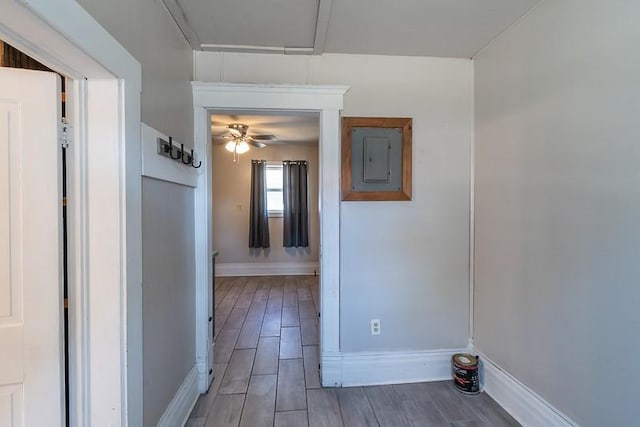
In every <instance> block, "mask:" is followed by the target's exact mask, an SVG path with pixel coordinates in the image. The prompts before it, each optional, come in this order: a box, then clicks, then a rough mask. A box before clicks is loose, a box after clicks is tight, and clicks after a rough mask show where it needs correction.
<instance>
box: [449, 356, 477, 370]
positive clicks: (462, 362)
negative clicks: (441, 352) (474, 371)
mask: <svg viewBox="0 0 640 427" xmlns="http://www.w3.org/2000/svg"><path fill="white" fill-rule="evenodd" d="M451 359H452V360H453V363H455V364H456V365H459V366H468V367H475V366H477V365H478V358H477V357H476V356H472V355H470V354H467V353H456V354H454V355H453V356H452V357H451Z"/></svg>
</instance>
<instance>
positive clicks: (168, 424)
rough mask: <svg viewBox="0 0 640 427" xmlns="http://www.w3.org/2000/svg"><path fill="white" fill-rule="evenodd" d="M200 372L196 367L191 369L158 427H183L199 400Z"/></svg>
mask: <svg viewBox="0 0 640 427" xmlns="http://www.w3.org/2000/svg"><path fill="white" fill-rule="evenodd" d="M198 396H199V391H198V372H197V370H196V367H195V365H194V366H193V367H192V368H191V370H190V371H189V373H188V374H187V376H186V377H185V379H184V381H183V382H182V384H180V387H179V388H178V391H177V392H176V394H175V396H173V399H171V402H169V406H167V409H166V410H165V411H164V414H162V416H161V417H160V420H159V421H158V424H157V425H158V427H175V426H183V425H185V423H186V422H187V419H188V418H189V414H190V413H191V410H192V409H193V407H194V406H195V404H196V401H197V400H198Z"/></svg>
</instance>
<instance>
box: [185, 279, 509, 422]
mask: <svg viewBox="0 0 640 427" xmlns="http://www.w3.org/2000/svg"><path fill="white" fill-rule="evenodd" d="M215 292H216V295H215V296H216V307H215V313H216V317H215V327H216V330H215V335H216V346H215V355H214V360H215V362H216V363H215V365H214V376H215V379H214V381H213V384H212V385H211V388H210V389H209V392H208V393H207V394H205V395H202V396H200V398H199V399H198V402H197V403H196V406H195V407H194V409H193V411H192V413H191V416H190V418H189V420H188V422H187V424H186V425H187V427H237V426H241V427H260V426H265V427H271V426H275V427H308V426H311V427H316V426H317V427H320V426H323V427H328V426H336V427H353V426H394V427H401V426H407V427H409V426H413V427H417V426H427V425H428V426H443V427H444V426H449V427H450V426H459V427H462V426H471V425H473V426H479V427H497V426H505V427H507V426H517V425H519V424H518V423H517V422H516V421H515V420H514V419H513V418H512V417H511V416H509V414H508V413H507V412H506V411H504V409H502V408H501V407H500V406H499V405H498V404H497V403H496V402H495V401H493V400H492V399H491V398H490V397H489V396H488V395H487V394H486V393H481V394H479V395H476V396H465V395H462V394H460V393H458V392H457V391H455V390H454V388H453V386H452V384H451V382H450V381H440V382H431V383H414V384H397V385H383V386H372V387H349V388H325V389H323V388H321V387H320V379H319V374H318V348H319V347H318V343H319V334H318V330H319V329H318V324H319V322H318V312H319V306H320V305H319V302H320V299H319V280H318V277H313V276H278V277H227V278H217V279H216V289H215Z"/></svg>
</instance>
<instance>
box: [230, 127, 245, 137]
mask: <svg viewBox="0 0 640 427" xmlns="http://www.w3.org/2000/svg"><path fill="white" fill-rule="evenodd" d="M229 133H230V134H231V135H233V136H235V137H236V138H239V137H241V136H242V132H240V131H239V130H238V129H233V128H229Z"/></svg>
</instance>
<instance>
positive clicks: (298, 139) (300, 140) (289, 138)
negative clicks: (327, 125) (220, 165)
mask: <svg viewBox="0 0 640 427" xmlns="http://www.w3.org/2000/svg"><path fill="white" fill-rule="evenodd" d="M230 123H243V124H245V125H248V126H249V130H248V131H247V135H249V136H252V135H275V136H276V137H277V138H278V139H277V140H276V141H261V142H264V143H265V144H267V145H278V144H303V145H307V144H317V143H318V140H319V138H320V125H319V117H318V114H317V113H304V112H300V113H298V112H296V113H295V114H293V113H287V114H284V113H273V114H265V113H264V112H261V113H260V114H252V112H250V111H248V112H242V113H241V114H238V113H234V112H224V111H222V112H216V113H214V114H213V115H212V116H211V136H212V137H213V141H214V144H215V143H217V144H224V143H225V142H226V141H227V140H225V139H223V138H221V137H222V136H225V135H229V132H228V131H227V125H228V124H230Z"/></svg>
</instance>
